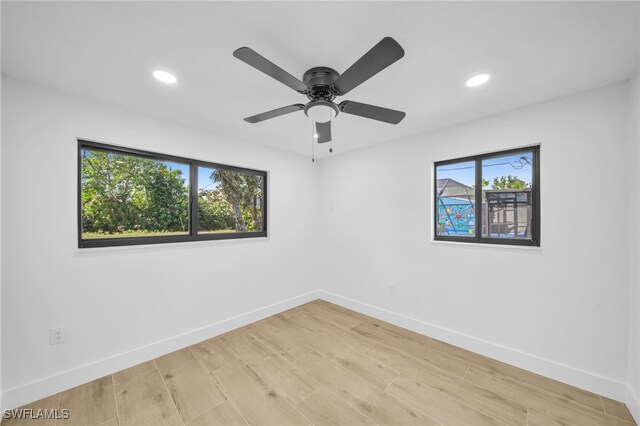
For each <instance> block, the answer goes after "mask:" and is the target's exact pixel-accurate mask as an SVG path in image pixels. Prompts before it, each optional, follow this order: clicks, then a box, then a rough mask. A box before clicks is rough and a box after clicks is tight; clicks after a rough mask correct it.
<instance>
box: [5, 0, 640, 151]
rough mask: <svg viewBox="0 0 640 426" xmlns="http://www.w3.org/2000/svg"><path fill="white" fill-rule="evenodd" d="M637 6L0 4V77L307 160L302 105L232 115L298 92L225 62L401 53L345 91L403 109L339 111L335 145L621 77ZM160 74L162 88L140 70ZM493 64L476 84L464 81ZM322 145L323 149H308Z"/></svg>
mask: <svg viewBox="0 0 640 426" xmlns="http://www.w3.org/2000/svg"><path fill="white" fill-rule="evenodd" d="M639 5H640V3H638V2H607V1H605V2H407V3H400V2H353V3H351V2H350V3H347V2H340V3H337V2H336V3H333V2H319V3H316V2H297V3H292V2H274V3H271V2H257V3H248V2H224V3H222V2H218V3H213V2H195V3H194V2H135V3H134V2H82V3H80V2H65V3H57V2H43V3H36V2H15V3H14V2H4V1H3V2H2V71H3V73H5V74H7V75H11V76H15V77H18V78H21V79H25V80H30V81H34V82H38V83H42V84H45V85H49V86H54V87H56V88H59V89H63V90H66V91H70V92H73V93H76V94H80V95H83V96H87V97H90V98H94V99H98V100H101V101H104V102H107V103H110V104H115V105H119V106H122V107H125V108H128V109H134V110H139V111H144V112H147V113H149V114H152V115H155V116H159V117H163V118H166V119H170V120H174V121H178V122H181V123H184V124H187V125H191V126H196V127H199V128H204V129H208V130H211V131H212V132H214V133H215V134H217V135H220V136H222V137H227V138H229V139H233V140H236V141H240V142H241V141H248V142H254V143H255V142H257V143H262V144H266V145H270V146H273V147H276V148H280V149H284V150H288V151H292V152H296V153H302V154H306V155H308V153H309V150H310V138H311V124H310V121H309V120H308V119H307V118H306V117H305V116H304V113H301V112H300V113H294V114H290V115H288V116H283V117H279V118H275V119H273V120H270V121H267V122H264V123H259V124H247V123H245V122H244V121H242V118H243V117H246V116H249V115H253V114H256V113H259V112H263V111H266V110H270V109H274V108H277V107H280V106H285V105H290V104H293V103H304V102H305V101H306V97H304V96H303V95H300V94H298V93H296V92H294V91H293V90H291V89H289V88H288V87H286V86H284V85H282V84H280V83H278V82H276V81H275V80H272V79H271V78H270V77H268V76H266V75H264V74H261V73H260V72H258V71H256V70H255V69H253V68H251V67H249V66H248V65H246V64H244V63H242V62H241V61H239V60H237V59H235V58H234V57H233V56H232V52H233V51H234V50H235V49H236V48H238V47H241V46H249V47H251V48H253V49H254V50H256V51H257V52H259V53H261V54H262V55H264V56H265V57H267V58H268V59H270V60H271V61H273V62H275V63H276V64H278V65H280V66H281V67H283V68H284V69H285V70H287V71H289V72H290V73H291V74H293V75H295V76H297V77H299V78H301V77H302V74H303V73H304V71H305V70H307V69H309V68H311V67H314V66H318V65H324V66H329V67H332V68H335V69H337V70H338V71H339V72H342V71H344V70H345V69H346V68H347V67H349V66H350V65H351V64H352V63H353V62H354V61H355V60H356V59H358V58H359V57H360V56H361V55H362V54H364V53H365V52H366V51H367V50H368V49H369V48H371V47H372V46H373V45H374V44H376V43H377V42H378V41H379V40H380V39H382V38H383V37H384V36H387V35H389V36H392V37H394V38H395V39H396V40H397V41H398V42H399V43H400V44H401V45H402V46H403V48H404V49H405V52H406V55H405V57H404V58H403V59H401V60H400V61H398V62H397V63H395V64H393V65H392V66H391V67H389V68H387V69H386V70H384V71H382V72H381V73H380V74H378V75H376V76H374V77H373V78H372V79H371V80H369V81H367V82H366V83H364V84H362V85H361V86H359V87H358V88H356V89H354V90H353V91H352V92H350V93H349V94H348V95H347V96H345V97H344V98H339V99H338V100H343V99H351V100H355V101H359V102H365V103H371V104H374V105H379V106H384V107H388V108H393V109H399V110H403V111H406V113H407V117H406V118H405V120H404V121H403V122H402V123H400V124H399V125H397V126H393V125H390V124H386V123H380V122H376V121H372V120H367V119H363V118H360V117H356V116H349V115H347V114H341V115H339V116H338V117H337V118H336V119H335V120H334V123H333V136H334V148H335V151H336V152H337V153H339V152H345V151H348V150H353V149H357V148H361V147H365V146H369V145H373V144H376V143H380V142H385V141H390V140H394V139H398V138H402V137H405V136H409V135H414V134H417V133H420V132H424V131H427V130H431V129H434V128H438V127H443V126H447V125H451V124H454V123H459V122H463V121H468V120H471V119H475V118H479V117H481V116H486V115H490V114H495V113H498V112H502V111H506V110H509V109H513V108H517V107H520V106H524V105H528V104H532V103H536V102H540V101H543V100H547V99H551V98H556V97H559V96H563V95H567V94H570V93H575V92H579V91H583V90H587V89H590V88H594V87H598V86H604V85H606V84H609V83H613V82H618V81H622V80H625V79H627V78H628V77H629V76H630V75H631V74H632V72H633V70H634V69H636V67H637V66H638V56H639V55H638V50H639V46H638V44H639V42H638V39H639V33H638V26H639V14H640V12H639ZM157 68H161V69H165V70H169V71H171V72H173V73H175V74H176V75H177V76H178V78H179V83H178V84H177V85H175V86H166V85H162V84H161V83H159V82H157V81H155V80H154V79H153V78H152V76H151V73H152V71H153V70H154V69H157ZM478 72H490V73H492V74H493V79H492V80H491V82H490V83H489V84H488V85H486V86H484V87H481V88H476V89H467V88H465V87H464V84H463V83H464V81H465V79H466V78H468V77H469V76H471V75H474V74H476V73H478ZM323 149H324V147H323Z"/></svg>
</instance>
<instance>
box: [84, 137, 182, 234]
mask: <svg viewBox="0 0 640 426" xmlns="http://www.w3.org/2000/svg"><path fill="white" fill-rule="evenodd" d="M80 156H81V165H80V166H81V185H80V190H81V203H82V220H81V226H82V239H97V238H132V237H151V236H168V235H187V234H189V165H188V164H182V163H178V162H174V161H164V160H159V159H158V160H156V159H151V158H146V157H142V156H137V155H130V154H125V153H119V152H110V151H105V150H97V149H91V148H88V147H83V148H82V149H81V152H80Z"/></svg>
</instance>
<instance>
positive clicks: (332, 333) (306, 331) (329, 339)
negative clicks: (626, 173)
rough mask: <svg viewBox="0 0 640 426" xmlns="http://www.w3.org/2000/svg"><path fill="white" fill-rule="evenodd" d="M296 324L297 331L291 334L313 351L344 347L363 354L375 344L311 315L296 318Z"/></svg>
mask: <svg viewBox="0 0 640 426" xmlns="http://www.w3.org/2000/svg"><path fill="white" fill-rule="evenodd" d="M296 323H297V325H298V327H299V330H298V331H295V332H294V333H293V335H294V336H295V338H296V339H298V340H299V341H301V342H303V343H305V344H306V345H308V346H310V347H311V348H313V349H315V350H318V349H320V348H322V349H321V350H329V349H330V348H337V347H340V346H344V347H346V348H348V349H350V350H352V351H354V352H364V351H366V350H368V349H369V348H371V347H372V346H373V345H374V344H375V342H374V341H373V340H371V339H367V338H366V337H363V336H361V335H359V334H357V333H353V332H351V331H348V330H345V329H343V328H341V327H337V326H335V325H334V324H330V323H328V322H326V321H324V320H322V319H321V318H318V317H315V316H312V315H304V316H302V317H300V318H298V319H297V320H296Z"/></svg>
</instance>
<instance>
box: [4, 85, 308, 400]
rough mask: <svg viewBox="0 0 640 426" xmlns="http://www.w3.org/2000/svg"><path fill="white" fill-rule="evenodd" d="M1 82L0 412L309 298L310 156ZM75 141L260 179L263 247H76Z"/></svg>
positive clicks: (255, 243)
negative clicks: (60, 330)
mask: <svg viewBox="0 0 640 426" xmlns="http://www.w3.org/2000/svg"><path fill="white" fill-rule="evenodd" d="M2 84H3V87H2V89H3V93H2V104H3V105H2V107H3V117H2V118H3V121H2V123H3V128H2V139H3V140H2V144H3V147H2V148H3V152H2V182H3V186H2V206H3V212H2V237H3V238H2V255H3V257H2V261H3V266H4V267H3V270H2V292H3V297H2V327H3V330H2V331H3V332H2V362H3V364H4V365H5V366H9V368H6V369H5V370H4V371H3V376H2V389H3V391H4V394H5V401H4V403H5V407H7V406H16V405H19V404H21V403H24V402H28V401H29V400H32V399H35V398H37V397H42V396H45V395H47V394H51V393H53V392H56V391H59V390H61V389H64V388H65V387H69V386H70V385H77V384H79V383H78V382H82V381H87V380H90V379H92V378H95V377H92V376H94V375H96V374H107V373H109V372H110V370H114V371H115V370H118V369H120V368H123V367H126V366H128V365H130V363H131V362H134V361H143V360H144V358H145V357H147V358H151V357H154V356H157V355H160V353H162V352H168V351H169V350H174V349H177V348H178V347H180V345H183V346H184V345H186V344H189V342H190V341H191V340H194V339H203V338H206V336H207V334H211V333H215V332H220V331H221V330H223V329H224V328H225V327H226V328H234V327H233V326H238V321H235V320H234V321H235V322H234V321H231V322H230V323H225V324H226V325H224V326H218V327H209V328H207V327H208V326H211V325H212V324H214V325H215V324H216V323H217V322H219V321H223V320H225V319H228V318H231V317H234V316H236V315H239V314H243V313H246V312H248V311H251V310H254V309H259V308H263V307H265V306H267V305H270V304H274V303H279V302H282V301H286V300H287V299H290V298H292V297H296V296H299V295H303V294H305V293H308V292H310V291H311V290H313V289H315V288H316V285H317V283H316V282H314V279H313V278H314V277H313V274H310V273H309V272H308V271H309V269H310V268H309V266H310V260H311V259H312V258H313V257H314V253H313V247H314V242H315V238H314V237H315V235H314V234H313V233H312V232H313V231H314V222H315V216H314V215H315V211H316V208H315V199H316V197H315V193H314V191H313V190H310V188H315V187H316V185H317V182H316V175H317V173H316V171H315V169H314V166H313V165H312V163H311V162H310V161H309V159H308V158H306V157H303V156H297V155H293V154H288V153H284V152H280V151H276V150H273V149H270V148H266V147H263V146H258V145H256V146H249V145H246V144H237V143H234V141H230V140H222V139H220V138H217V137H215V136H214V135H211V134H208V133H201V132H198V131H195V130H193V129H189V128H185V127H181V126H178V125H173V124H170V123H166V122H164V121H161V120H158V119H154V118H150V117H147V116H141V115H136V114H134V113H127V112H124V111H121V110H117V109H112V108H109V107H106V106H102V105H100V104H97V103H92V102H89V101H85V100H82V99H79V98H74V97H71V96H67V95H65V94H62V93H58V92H55V91H50V90H48V89H44V88H41V87H38V86H33V85H30V84H27V83H23V82H20V81H17V80H13V79H3V82H2ZM77 137H82V138H89V139H93V140H98V141H103V142H107V143H112V144H118V145H123V146H128V147H134V148H139V149H143V150H149V151H154V152H159V153H167V154H174V155H177V156H184V157H189V158H195V159H201V160H205V161H207V160H208V161H214V162H219V163H223V164H231V165H238V166H244V167H248V168H256V169H261V170H268V171H269V192H268V196H269V234H270V238H269V239H245V240H234V241H210V242H200V243H198V242H193V243H184V244H171V245H156V246H139V247H137V248H122V247H120V248H110V249H83V250H79V249H77V198H76V197H77V192H76V188H77V154H76V152H77V151H76V150H77V142H76V138H77ZM301 300H302V301H304V300H305V298H304V297H302V298H298V299H294V300H293V301H289V302H285V303H284V304H280V305H277V306H276V307H274V308H273V309H272V310H271V311H269V310H266V311H260V312H259V313H253V314H251V315H249V317H247V318H250V319H256V317H257V316H260V315H261V314H267V313H269V312H271V313H274V312H272V311H273V310H276V311H277V310H278V309H281V308H283V307H284V308H286V307H287V306H288V305H290V304H292V303H293V304H295V303H298V302H300V301H301ZM56 326H67V327H68V342H66V343H64V344H59V345H56V346H50V345H49V329H50V328H51V327H56ZM203 327H204V328H203ZM189 332H192V334H188V335H186V337H185V335H184V333H189ZM176 336H182V337H179V338H176ZM165 339H170V340H169V341H165ZM172 339H173V340H172ZM158 342H160V343H158ZM154 344H155V345H154ZM145 345H152V346H151V347H150V348H142V349H140V348H141V347H144V346H145ZM130 351H133V352H130ZM122 354H125V355H124V356H119V355H122ZM56 375H58V376H57V377H56Z"/></svg>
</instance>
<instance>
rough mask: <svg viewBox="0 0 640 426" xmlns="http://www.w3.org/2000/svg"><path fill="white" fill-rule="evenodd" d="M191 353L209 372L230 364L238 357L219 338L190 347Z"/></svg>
mask: <svg viewBox="0 0 640 426" xmlns="http://www.w3.org/2000/svg"><path fill="white" fill-rule="evenodd" d="M189 349H191V352H193V354H194V355H195V356H196V358H198V360H199V361H200V362H201V363H202V365H204V367H205V368H206V369H207V371H208V372H212V371H214V370H215V369H217V368H220V367H222V366H224V365H227V364H229V363H230V362H232V361H235V360H236V359H238V357H237V356H236V355H235V354H234V353H233V352H232V351H231V349H229V347H228V346H227V345H225V344H224V343H222V341H221V340H220V339H218V338H213V339H209V340H205V341H204V342H200V343H197V344H195V345H192V346H189Z"/></svg>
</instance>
